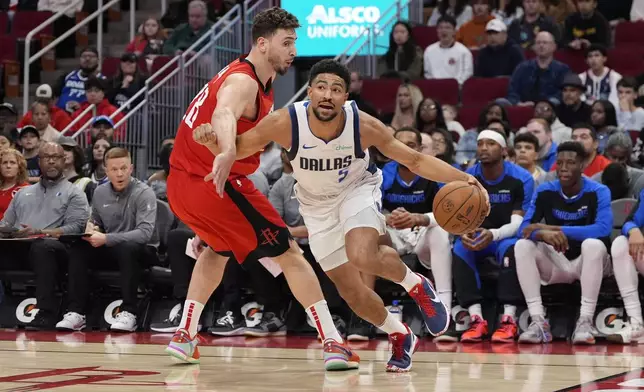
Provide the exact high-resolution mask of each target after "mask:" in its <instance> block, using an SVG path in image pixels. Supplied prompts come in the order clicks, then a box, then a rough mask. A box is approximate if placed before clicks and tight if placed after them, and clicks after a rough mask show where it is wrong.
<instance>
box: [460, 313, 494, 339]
mask: <svg viewBox="0 0 644 392" xmlns="http://www.w3.org/2000/svg"><path fill="white" fill-rule="evenodd" d="M470 320H471V321H470V328H469V329H468V330H467V331H465V332H463V334H462V335H461V342H463V343H478V342H480V341H482V340H483V338H484V337H485V336H486V335H487V332H488V330H487V321H486V320H483V319H482V318H481V317H480V316H477V315H474V316H472V317H471V318H470Z"/></svg>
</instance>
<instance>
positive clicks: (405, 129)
mask: <svg viewBox="0 0 644 392" xmlns="http://www.w3.org/2000/svg"><path fill="white" fill-rule="evenodd" d="M400 132H411V133H413V134H414V135H416V142H417V143H418V145H419V146H420V145H421V144H423V137H422V136H421V134H420V132H419V131H418V129H416V128H414V127H402V128H400V129H398V130H397V131H396V132H394V137H396V135H398V134H399V133H400Z"/></svg>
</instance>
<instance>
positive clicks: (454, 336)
mask: <svg viewBox="0 0 644 392" xmlns="http://www.w3.org/2000/svg"><path fill="white" fill-rule="evenodd" d="M460 336H461V334H460V333H459V332H457V331H456V323H455V322H454V319H453V318H450V320H449V327H447V331H445V333H444V334H442V335H440V336H436V337H435V338H434V340H433V341H434V342H448V343H449V342H458V338H459V337H460Z"/></svg>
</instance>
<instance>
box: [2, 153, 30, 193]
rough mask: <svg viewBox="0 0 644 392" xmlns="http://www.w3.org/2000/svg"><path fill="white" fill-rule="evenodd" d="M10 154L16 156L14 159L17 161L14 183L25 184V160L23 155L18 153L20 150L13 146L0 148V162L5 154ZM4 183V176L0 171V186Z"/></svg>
mask: <svg viewBox="0 0 644 392" xmlns="http://www.w3.org/2000/svg"><path fill="white" fill-rule="evenodd" d="M8 154H11V155H13V156H14V157H15V158H16V161H18V174H17V175H16V185H21V184H25V183H26V182H27V180H28V178H29V176H28V174H27V160H26V159H25V157H24V156H22V154H21V153H20V151H18V150H16V149H15V148H5V149H4V150H0V163H2V160H3V159H4V157H5V155H8ZM3 185H4V178H3V177H2V174H1V173H0V186H3Z"/></svg>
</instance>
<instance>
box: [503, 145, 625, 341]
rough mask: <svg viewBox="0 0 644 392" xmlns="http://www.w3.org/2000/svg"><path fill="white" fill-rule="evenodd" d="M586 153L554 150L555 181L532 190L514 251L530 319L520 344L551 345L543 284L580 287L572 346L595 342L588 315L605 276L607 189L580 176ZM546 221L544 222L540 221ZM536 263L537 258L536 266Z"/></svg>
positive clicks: (575, 149)
mask: <svg viewBox="0 0 644 392" xmlns="http://www.w3.org/2000/svg"><path fill="white" fill-rule="evenodd" d="M586 160H587V159H586V152H585V150H584V148H583V147H582V145H581V144H579V143H576V142H566V143H563V144H561V145H560V146H559V148H558V151H557V166H558V167H559V168H558V170H557V177H558V181H552V182H547V183H545V184H542V185H541V186H540V187H539V188H538V189H537V194H536V196H535V202H534V203H532V204H531V205H530V209H529V211H528V213H527V214H526V216H525V218H524V220H523V223H522V224H521V227H520V228H519V233H520V235H521V236H522V238H525V239H520V240H518V241H517V243H516V245H515V247H514V255H515V256H516V260H517V261H520V262H518V263H517V275H518V277H519V282H520V284H521V290H522V291H523V294H524V296H525V299H526V303H527V305H528V311H529V313H530V317H531V318H532V321H531V323H530V326H529V327H528V329H527V331H525V332H523V333H522V334H521V336H520V337H519V343H534V344H539V343H547V342H551V341H552V333H551V332H550V325H549V324H548V322H547V321H546V320H545V317H544V316H545V310H544V308H543V304H542V301H541V287H542V285H552V284H561V283H566V284H570V283H573V282H575V281H577V280H579V281H580V283H581V309H580V315H579V319H578V320H577V325H576V326H575V330H574V333H573V336H572V343H573V344H594V343H595V337H594V335H593V329H594V328H593V325H594V323H593V317H594V315H595V308H596V306H597V296H598V294H599V288H600V286H601V282H602V277H604V276H607V275H609V274H610V272H611V271H610V261H609V259H608V251H607V249H608V247H610V233H611V230H612V228H613V214H612V211H611V207H610V191H609V190H608V188H606V187H605V186H604V185H601V184H598V183H596V182H594V181H590V180H588V179H585V178H583V177H582V170H583V167H584V162H586ZM543 220H545V224H543V223H541V222H542V221H543ZM537 260H539V261H538V262H537Z"/></svg>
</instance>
